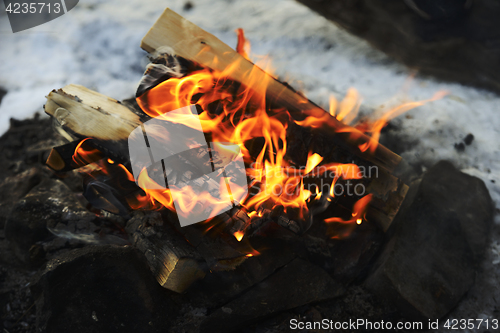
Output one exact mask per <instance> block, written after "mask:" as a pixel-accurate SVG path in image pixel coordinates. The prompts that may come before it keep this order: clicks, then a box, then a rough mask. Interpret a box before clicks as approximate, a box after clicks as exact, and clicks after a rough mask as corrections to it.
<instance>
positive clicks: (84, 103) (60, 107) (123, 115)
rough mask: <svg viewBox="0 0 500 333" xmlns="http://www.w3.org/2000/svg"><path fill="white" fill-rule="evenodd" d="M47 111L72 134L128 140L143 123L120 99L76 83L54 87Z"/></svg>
mask: <svg viewBox="0 0 500 333" xmlns="http://www.w3.org/2000/svg"><path fill="white" fill-rule="evenodd" d="M45 112H46V113H48V114H49V115H51V116H52V117H54V118H55V119H56V120H57V121H58V122H59V124H61V126H63V127H64V128H65V129H66V130H67V131H69V132H70V133H71V134H76V136H77V137H82V138H87V137H91V138H94V139H97V140H102V141H117V140H123V139H125V140H126V139H127V138H128V136H129V134H130V132H132V131H133V130H134V129H135V128H136V127H137V126H139V125H140V124H141V121H140V118H139V116H138V115H136V114H135V113H133V112H132V111H131V110H130V109H129V108H127V107H126V106H124V105H122V104H121V103H120V102H118V101H117V100H115V99H113V98H110V97H107V96H105V95H102V94H99V93H97V92H95V91H92V90H90V89H87V88H85V87H83V86H79V85H75V84H70V85H67V86H65V87H64V88H62V89H58V90H53V91H52V92H51V93H50V94H49V95H48V96H47V103H46V104H45Z"/></svg>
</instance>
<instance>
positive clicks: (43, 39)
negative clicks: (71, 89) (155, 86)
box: [0, 0, 500, 318]
mask: <svg viewBox="0 0 500 333" xmlns="http://www.w3.org/2000/svg"><path fill="white" fill-rule="evenodd" d="M186 2H187V0H170V1H161V0H149V1H140V0H127V1H123V0H106V1H104V0H82V1H80V3H79V4H78V5H77V6H76V7H75V9H73V10H72V11H70V12H69V13H67V14H66V15H64V16H62V17H60V18H58V19H56V20H53V21H51V22H49V23H46V24H44V25H42V26H38V27H35V28H33V29H30V30H27V31H24V32H20V33H16V34H13V33H12V32H11V29H10V26H9V24H8V20H7V17H6V15H5V12H4V10H3V3H1V4H0V6H2V8H0V10H1V12H2V14H0V87H4V88H6V89H7V90H8V94H7V95H6V96H5V97H4V99H3V101H2V103H1V104H0V134H1V133H3V132H5V131H6V130H7V128H8V120H9V118H11V117H15V118H25V117H29V116H31V115H32V114H33V113H34V112H36V111H39V110H41V106H42V105H43V103H44V96H45V95H47V94H48V93H49V92H50V91H51V90H52V89H54V88H59V87H62V86H64V85H66V84H68V83H77V84H82V85H85V86H87V87H89V88H92V89H95V90H97V91H99V92H101V93H104V94H106V95H109V96H112V97H114V98H117V99H123V98H128V97H131V96H132V95H133V94H134V93H135V89H136V86H137V83H138V81H139V79H140V78H141V76H142V72H143V70H144V67H145V64H146V63H147V61H146V54H145V52H144V51H142V50H141V49H140V48H139V43H140V40H141V38H142V37H143V36H144V35H145V33H146V32H147V30H148V29H149V28H150V27H151V25H152V24H153V22H154V21H155V20H156V19H157V17H158V16H159V15H160V14H161V12H162V11H163V9H164V8H165V7H170V8H171V9H173V10H175V11H177V12H178V13H180V14H181V15H183V16H184V17H186V18H187V19H189V20H191V21H193V22H194V23H196V24H197V25H199V26H201V27H202V28H204V29H205V30H207V31H209V32H211V33H213V34H215V35H216V36H217V37H219V38H220V39H221V40H223V41H224V42H226V43H227V44H229V45H231V46H235V45H236V35H235V33H234V30H235V29H236V28H239V27H241V28H243V29H244V30H245V32H246V35H247V37H248V38H249V39H250V41H251V42H252V53H254V54H260V55H264V54H268V55H269V56H270V57H271V59H272V63H273V66H274V68H275V69H276V73H277V75H279V76H280V77H281V78H285V79H286V80H288V81H289V83H291V84H292V85H293V86H295V87H296V88H299V89H301V90H303V91H304V92H305V93H306V94H307V96H308V97H309V98H310V99H311V100H313V101H315V102H317V103H318V104H320V105H323V106H325V107H327V103H328V97H329V95H330V94H331V93H335V94H337V95H341V94H344V93H345V92H346V91H347V89H348V88H349V87H355V88H356V89H357V90H358V91H359V92H360V94H361V95H362V97H363V104H364V105H366V106H368V107H370V108H376V107H378V106H380V105H381V104H384V103H386V102H387V101H388V100H390V99H391V98H392V97H394V96H395V95H398V96H399V97H405V98H408V99H413V100H421V99H427V98H430V97H431V96H432V95H433V94H434V93H435V92H437V91H440V90H447V91H449V94H448V95H447V97H445V98H443V99H441V100H439V101H435V102H432V103H428V104H426V105H424V106H422V107H419V108H418V109H414V110H412V111H410V112H409V113H408V114H407V116H402V117H401V118H400V120H399V121H398V126H400V127H401V133H404V134H402V135H404V136H405V138H404V139H407V140H408V141H416V140H418V143H417V144H416V145H414V146H413V147H412V148H410V149H409V150H407V151H406V152H404V153H403V154H402V155H403V157H404V158H405V159H406V160H407V161H409V162H410V163H411V162H416V161H423V162H424V164H425V165H427V166H430V165H432V164H433V163H434V162H436V161H438V160H440V159H448V160H451V161H453V162H454V163H455V165H456V166H457V167H459V168H460V169H461V170H463V171H464V172H467V173H469V174H471V175H474V176H477V177H479V178H481V179H482V180H483V181H484V182H485V183H486V186H487V187H488V189H489V190H490V193H491V196H492V197H493V199H494V201H495V204H496V207H497V214H496V224H495V228H494V230H493V238H494V241H493V242H492V244H491V246H490V248H489V250H488V254H487V258H486V263H485V266H484V268H485V270H486V272H485V273H484V274H482V275H481V276H480V277H479V281H482V282H481V283H483V282H484V283H487V284H488V285H490V284H491V289H489V290H484V289H485V288H484V285H482V286H483V287H482V289H481V288H480V287H478V285H479V284H477V285H476V287H474V289H473V290H472V292H471V293H469V295H468V296H467V298H466V300H465V301H464V302H462V303H461V305H460V306H459V308H458V309H457V310H456V312H455V313H453V316H454V317H455V318H475V316H477V315H478V313H477V309H481V311H482V314H481V315H482V316H484V317H485V318H486V317H491V316H492V315H494V313H493V310H494V307H495V306H498V303H496V300H495V297H496V299H497V300H499V301H500V291H499V289H498V285H499V277H500V214H498V211H499V209H500V168H499V166H500V116H499V114H500V97H499V96H497V95H495V94H492V93H489V92H486V91H483V90H479V89H475V88H469V87H463V86H461V85H458V84H449V83H442V82H438V81H435V80H432V79H427V78H419V77H417V78H416V79H414V80H413V81H412V83H411V86H410V88H409V89H408V90H405V91H406V93H405V94H404V95H402V91H403V86H404V84H405V82H406V81H407V79H408V77H409V76H410V74H411V73H410V72H409V70H408V69H406V68H404V67H403V66H401V65H398V64H396V63H394V62H393V61H392V60H390V59H388V58H387V57H386V56H384V55H383V54H381V53H380V52H378V51H375V50H373V49H372V48H371V47H370V46H369V45H368V44H367V43H366V42H364V41H362V40H359V39H357V38H355V37H352V36H350V35H349V34H347V33H346V32H344V31H342V30H340V29H339V28H337V27H336V26H335V25H333V24H332V23H330V22H328V21H327V20H325V19H324V18H322V17H321V16H319V15H317V14H315V13H313V12H311V11H310V10H309V9H307V8H305V7H303V6H302V5H300V4H298V3H296V2H294V1H291V0H273V1H269V0H217V1H216V0H190V1H189V2H190V3H191V4H192V5H193V7H192V9H190V10H187V9H185V4H186ZM468 133H472V134H473V135H474V138H475V139H474V141H473V142H472V144H471V145H470V146H467V147H466V149H465V151H464V152H462V153H460V152H457V150H455V149H454V147H453V146H454V143H458V142H460V141H461V140H462V139H463V138H464V137H465V136H466V135H467V134H468ZM473 315H474V316H473Z"/></svg>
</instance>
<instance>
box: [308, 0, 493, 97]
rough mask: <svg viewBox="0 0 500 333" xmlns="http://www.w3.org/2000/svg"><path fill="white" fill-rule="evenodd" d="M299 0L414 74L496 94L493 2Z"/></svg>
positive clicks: (463, 0) (461, 0) (451, 0)
mask: <svg viewBox="0 0 500 333" xmlns="http://www.w3.org/2000/svg"><path fill="white" fill-rule="evenodd" d="M298 1H299V2H301V3H303V4H304V5H306V6H308V7H309V8H311V9H312V10H314V11H316V12H318V13H319V14H320V15H323V16H325V17H326V18H327V19H329V20H331V21H333V22H335V23H336V24H338V25H339V26H341V27H342V28H343V29H346V30H347V31H348V32H350V33H352V34H354V35H356V36H358V37H360V38H363V39H365V40H367V41H368V42H369V43H370V44H371V45H372V46H374V47H376V48H378V49H379V50H381V51H382V52H385V53H386V54H387V55H389V56H391V57H392V58H394V59H395V60H396V61H399V62H401V63H403V64H405V65H407V66H409V67H410V68H414V69H417V70H418V72H419V73H422V74H426V75H433V76H435V77H437V78H440V79H442V80H451V81H457V82H460V83H463V84H466V85H473V86H479V87H484V88H487V89H490V90H493V91H495V92H497V93H498V92H500V85H499V84H498V82H499V81H500V63H499V62H498V58H499V56H500V48H498V46H497V45H498V29H499V27H500V25H499V24H500V21H499V20H498V16H499V15H500V7H499V6H498V2H497V1H496V0H474V1H465V0H405V1H403V0H356V1H352V0H298ZM464 3H467V4H469V5H470V4H472V3H473V5H472V6H465V5H464Z"/></svg>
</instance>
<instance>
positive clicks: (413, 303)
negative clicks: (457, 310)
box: [366, 161, 493, 319]
mask: <svg viewBox="0 0 500 333" xmlns="http://www.w3.org/2000/svg"><path fill="white" fill-rule="evenodd" d="M407 200H408V201H407V202H405V203H404V206H403V207H402V209H401V211H400V212H399V214H398V216H397V217H396V219H395V221H394V230H393V235H392V238H391V239H390V241H389V242H388V244H387V245H386V247H385V248H384V250H383V252H382V254H381V255H380V257H379V259H378V260H377V262H376V264H375V269H374V271H373V273H372V274H371V275H370V277H369V278H368V279H367V281H366V286H367V288H368V289H369V290H371V291H372V292H373V293H375V294H376V295H378V296H379V297H381V298H383V299H385V300H389V301H391V302H392V303H394V304H396V305H397V306H399V308H400V310H401V311H402V314H403V315H404V316H405V317H409V318H410V317H413V318H422V317H425V318H430V319H437V318H441V317H443V316H444V315H445V314H447V313H448V312H449V311H450V310H451V309H452V308H454V307H455V306H456V305H457V303H458V302H459V301H460V299H461V298H462V297H463V295H464V294H465V293H466V292H467V291H468V290H469V288H470V287H471V286H472V284H473V283H474V278H475V274H476V268H477V267H478V266H479V264H480V260H481V257H482V255H483V253H484V251H485V247H486V245H487V243H488V233H489V230H490V227H491V224H492V218H493V203H492V200H491V197H490V195H489V193H488V190H487V189H486V187H485V185H484V183H483V182H482V181H481V180H480V179H478V178H476V177H472V176H469V175H467V174H464V173H461V172H459V171H458V170H456V169H455V168H454V167H453V165H451V164H450V163H449V162H445V161H441V162H439V163H437V164H436V165H435V166H433V167H432V168H430V169H429V171H427V173H426V174H424V176H423V178H422V180H421V181H419V182H416V183H414V184H413V185H412V186H411V189H410V191H409V193H408V195H407Z"/></svg>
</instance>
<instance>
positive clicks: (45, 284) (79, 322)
mask: <svg viewBox="0 0 500 333" xmlns="http://www.w3.org/2000/svg"><path fill="white" fill-rule="evenodd" d="M31 289H32V294H33V297H34V298H35V301H36V312H37V329H38V332H74V333H79V332H81V333H92V332H96V333H97V332H99V333H100V332H133V333H137V332H166V331H168V327H169V325H170V323H171V321H172V319H173V318H175V317H176V315H177V313H178V309H177V308H178V306H176V305H175V303H174V301H173V299H172V297H175V295H173V293H172V292H170V291H168V290H165V289H163V288H162V287H160V285H158V283H157V282H156V280H155V279H154V277H153V276H152V274H151V272H150V271H149V268H148V266H147V264H146V259H145V258H144V256H143V255H142V254H141V253H140V252H138V251H137V250H135V249H133V248H131V247H119V246H115V245H104V246H87V247H85V248H82V249H77V250H73V251H70V252H67V253H66V254H64V255H62V256H60V257H58V258H57V259H53V260H51V261H49V262H48V264H47V267H46V269H45V270H44V271H43V272H42V273H40V275H39V276H38V278H37V281H36V283H35V284H34V286H33V287H32V288H31Z"/></svg>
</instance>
